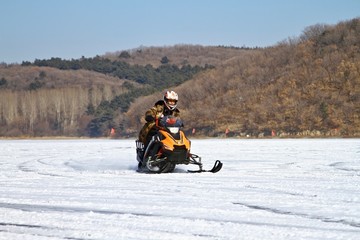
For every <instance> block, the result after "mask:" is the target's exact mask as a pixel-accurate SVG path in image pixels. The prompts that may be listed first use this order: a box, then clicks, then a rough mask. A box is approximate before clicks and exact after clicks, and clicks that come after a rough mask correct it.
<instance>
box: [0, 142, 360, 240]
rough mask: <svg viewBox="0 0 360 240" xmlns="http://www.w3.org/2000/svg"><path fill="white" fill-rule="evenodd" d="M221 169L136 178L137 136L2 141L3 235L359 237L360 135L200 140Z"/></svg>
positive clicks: (200, 148) (196, 147)
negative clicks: (334, 137) (337, 137)
mask: <svg viewBox="0 0 360 240" xmlns="http://www.w3.org/2000/svg"><path fill="white" fill-rule="evenodd" d="M192 147H193V148H192V150H193V151H192V152H193V153H196V154H198V155H200V156H202V157H203V162H204V166H205V168H211V167H212V164H213V162H214V161H215V160H216V159H220V160H222V162H223V163H224V166H223V169H222V170H221V171H220V172H218V173H216V174H212V173H201V174H199V173H196V174H191V173H187V172H186V169H190V167H189V166H179V167H177V170H176V172H175V173H170V174H156V175H152V174H142V173H137V172H136V171H135V170H136V165H137V163H136V160H135V141H134V140H0V239H6V240H12V239H16V240H17V239H19V240H20V239H21V240H24V239H36V240H38V239H40V240H41V239H78V240H80V239H101V240H103V239H137V240H138V239H160V240H165V239H166V240H168V239H171V240H174V239H179V240H180V239H181V240H183V239H214V240H215V239H266V240H269V239H270V240H272V239H274V240H279V239H286V240H289V239H322V240H323V239H346V240H349V239H360V139H322V140H320V139H297V140H295V139H291V140H270V139H269V140H250V139H246V140H236V139H222V140H221V139H216V140H215V139H209V140H193V141H192Z"/></svg>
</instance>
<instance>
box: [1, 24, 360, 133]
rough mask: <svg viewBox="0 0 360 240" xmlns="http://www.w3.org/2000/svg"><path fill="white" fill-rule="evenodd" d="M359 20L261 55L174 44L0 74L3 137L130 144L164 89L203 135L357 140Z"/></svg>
mask: <svg viewBox="0 0 360 240" xmlns="http://www.w3.org/2000/svg"><path fill="white" fill-rule="evenodd" d="M359 42H360V19H359V18H357V19H353V20H350V21H344V22H340V23H338V24H337V25H331V26H330V25H323V24H317V25H313V26H310V27H308V28H306V29H304V32H303V34H302V35H301V36H299V37H296V38H291V39H290V38H289V39H288V40H284V41H282V42H279V43H278V44H277V45H274V46H270V47H267V48H256V49H249V48H245V47H243V48H236V47H225V46H217V47H205V46H198V45H176V46H172V47H142V48H138V49H133V50H127V51H119V52H116V53H106V54H104V55H103V56H95V57H93V58H81V59H72V60H64V59H60V58H56V57H54V58H51V59H44V60H35V61H34V62H23V63H22V64H21V65H6V64H2V65H1V66H0V136H57V135H62V136H92V137H99V136H109V133H110V129H114V130H115V136H117V137H125V136H136V134H137V132H138V131H139V129H140V127H141V125H142V124H143V122H142V121H143V120H142V117H143V114H144V111H145V110H146V109H147V108H148V107H150V106H151V105H152V104H153V102H154V101H156V100H158V99H159V98H161V96H162V92H163V90H164V89H169V88H172V89H174V90H175V91H177V92H178V93H179V96H180V101H179V108H180V109H181V113H182V118H183V119H184V121H185V127H186V128H185V130H186V131H188V132H189V133H190V132H191V131H192V130H193V129H195V130H196V134H197V135H199V136H219V135H222V134H223V133H224V132H225V131H226V132H228V135H229V136H246V135H250V136H266V135H270V134H276V135H277V136H330V135H331V136H352V137H354V136H357V137H358V136H360V108H359V106H360V50H359V48H360V46H359Z"/></svg>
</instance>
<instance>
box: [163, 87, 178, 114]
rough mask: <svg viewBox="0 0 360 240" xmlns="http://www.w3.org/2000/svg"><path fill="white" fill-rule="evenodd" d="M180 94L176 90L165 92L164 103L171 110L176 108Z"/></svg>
mask: <svg viewBox="0 0 360 240" xmlns="http://www.w3.org/2000/svg"><path fill="white" fill-rule="evenodd" d="M178 99H179V97H178V95H177V93H176V92H174V91H167V92H166V93H165V94H164V103H165V105H166V107H167V108H168V109H170V110H174V109H175V108H176V106H177V102H178ZM169 100H170V101H171V102H172V103H170V101H169Z"/></svg>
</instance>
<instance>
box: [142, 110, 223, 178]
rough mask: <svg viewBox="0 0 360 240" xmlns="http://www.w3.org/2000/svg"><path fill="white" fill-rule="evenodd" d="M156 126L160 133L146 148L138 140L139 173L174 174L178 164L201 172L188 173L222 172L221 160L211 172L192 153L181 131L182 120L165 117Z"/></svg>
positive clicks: (189, 142)
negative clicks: (190, 165) (192, 166)
mask: <svg viewBox="0 0 360 240" xmlns="http://www.w3.org/2000/svg"><path fill="white" fill-rule="evenodd" d="M156 126H157V128H158V131H157V133H156V134H155V135H154V136H153V137H152V139H151V140H150V142H149V144H148V145H147V146H146V147H144V144H143V143H142V142H140V141H139V140H136V153H137V161H138V171H140V172H149V173H169V172H173V171H174V169H175V167H176V165H178V164H185V165H188V164H194V165H197V166H198V167H199V170H188V172H212V173H216V172H218V171H220V169H221V168H222V163H221V162H220V161H219V160H216V162H215V164H214V167H213V168H212V169H211V170H204V169H203V165H202V163H201V157H199V156H198V155H195V154H192V153H191V152H190V147H191V141H190V140H189V139H188V138H187V137H186V136H185V134H184V132H183V131H182V130H181V128H182V127H183V122H182V121H181V119H180V118H176V117H173V116H165V117H163V118H161V119H159V120H157V121H156Z"/></svg>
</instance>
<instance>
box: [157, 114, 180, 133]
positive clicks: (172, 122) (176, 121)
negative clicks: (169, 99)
mask: <svg viewBox="0 0 360 240" xmlns="http://www.w3.org/2000/svg"><path fill="white" fill-rule="evenodd" d="M160 125H161V126H163V127H166V128H168V129H169V130H170V128H172V127H176V128H181V127H182V126H183V123H182V121H181V119H180V118H177V117H173V116H165V117H163V118H162V119H161V120H160Z"/></svg>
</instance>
